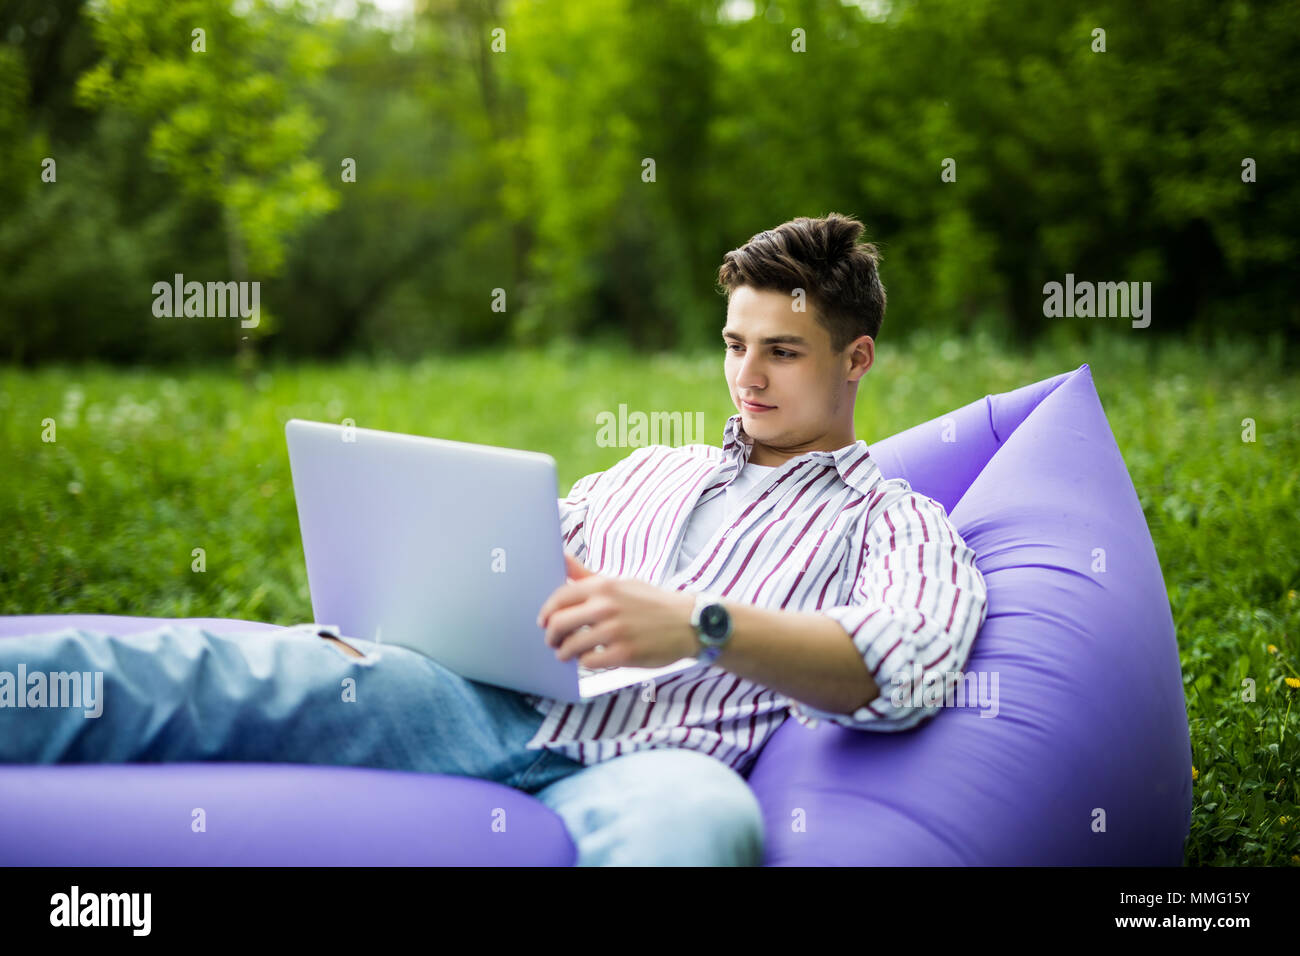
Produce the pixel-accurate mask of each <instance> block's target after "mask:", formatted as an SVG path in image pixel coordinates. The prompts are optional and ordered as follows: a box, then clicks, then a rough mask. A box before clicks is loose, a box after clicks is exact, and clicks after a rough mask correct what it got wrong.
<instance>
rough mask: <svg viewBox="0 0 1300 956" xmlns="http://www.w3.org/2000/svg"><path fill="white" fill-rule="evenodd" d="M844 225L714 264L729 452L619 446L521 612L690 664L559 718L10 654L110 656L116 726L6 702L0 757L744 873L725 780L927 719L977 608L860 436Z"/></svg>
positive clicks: (874, 296)
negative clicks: (561, 577)
mask: <svg viewBox="0 0 1300 956" xmlns="http://www.w3.org/2000/svg"><path fill="white" fill-rule="evenodd" d="M862 228H863V227H862V224H861V223H860V222H857V221H856V220H854V219H851V218H848V217H845V216H840V215H837V214H831V215H830V216H828V217H826V218H825V219H816V220H814V219H807V218H800V219H796V220H793V221H792V222H789V223H786V224H784V225H782V226H779V227H777V228H776V229H774V230H769V231H767V232H764V233H762V234H760V235H758V236H756V237H754V238H753V239H752V240H751V241H750V242H749V243H748V244H746V245H745V246H743V247H742V248H740V249H738V250H734V251H732V252H730V253H728V254H727V255H726V257H725V261H724V263H723V265H722V268H721V270H720V273H719V279H720V282H721V284H722V286H723V287H724V288H725V289H726V291H727V294H728V307H727V319H726V325H725V327H724V328H723V329H722V337H723V340H724V346H725V348H726V356H725V362H724V370H725V375H726V382H727V386H728V389H729V391H730V395H731V398H732V401H733V403H734V404H735V406H736V408H737V410H738V414H736V415H733V416H732V417H731V418H730V419H729V420H728V422H727V425H726V429H725V431H724V436H723V444H722V446H721V447H720V448H719V447H716V446H712V445H703V444H696V445H689V446H686V447H684V448H671V447H668V446H664V445H655V446H651V447H648V448H638V449H636V450H635V451H633V452H632V454H630V455H628V456H627V457H626V458H624V459H623V460H622V461H620V462H618V463H616V464H615V465H614V466H612V467H611V468H609V469H608V470H606V471H603V472H598V473H596V474H592V475H587V476H586V477H584V478H582V479H580V480H579V481H578V482H577V483H576V484H575V485H574V486H573V489H572V490H571V491H570V493H569V495H568V497H566V498H563V499H561V500H560V502H559V506H560V513H561V530H562V535H563V539H564V546H565V549H566V561H567V563H568V567H569V577H570V581H569V582H567V583H566V584H564V585H563V586H561V587H560V588H558V589H557V590H556V591H555V592H554V593H553V594H551V595H550V597H549V598H548V599H547V600H546V602H545V603H544V604H543V606H542V607H541V608H540V609H539V614H538V621H539V624H541V625H544V626H545V639H546V640H547V642H548V643H549V644H550V645H551V646H552V647H554V649H555V653H556V656H557V657H559V658H560V659H573V658H576V659H577V660H578V661H579V663H580V664H581V665H583V666H585V667H591V668H600V667H610V666H619V665H632V666H642V667H652V666H657V665H662V664H668V663H671V662H673V661H676V660H679V659H681V658H682V657H686V656H698V658H699V666H697V667H693V668H690V669H688V670H685V671H679V672H677V673H675V674H672V675H669V676H667V677H664V678H661V679H658V680H656V681H653V682H647V683H646V685H645V686H633V687H629V688H624V689H623V690H620V691H617V692H614V693H610V694H607V695H604V696H602V697H599V698H596V699H595V700H592V701H588V702H583V703H568V702H563V701H556V700H551V699H545V698H540V697H536V696H533V695H524V694H519V693H516V692H514V691H511V690H508V689H505V688H500V687H495V686H491V685H487V684H482V683H479V682H476V681H471V680H466V679H464V678H462V677H460V676H459V675H456V674H454V673H453V672H451V671H450V670H448V669H447V668H445V667H443V666H442V665H440V664H438V663H437V662H435V661H433V660H431V659H430V658H427V657H425V656H424V655H421V654H417V653H415V652H413V651H409V650H407V649H405V648H401V647H397V646H393V645H379V644H377V643H375V642H373V641H366V640H359V639H353V638H348V640H347V641H346V642H344V641H342V640H340V639H339V638H338V636H337V635H330V634H327V633H320V634H319V636H320V637H325V638H326V639H327V640H326V641H321V640H319V639H318V637H317V632H316V631H314V630H310V631H309V630H303V629H290V630H289V631H288V632H283V633H277V634H274V635H271V636H268V635H265V634H254V635H241V634H213V633H211V632H208V631H204V630H201V629H198V628H177V627H171V628H163V629H159V630H156V631H152V632H147V633H145V634H134V635H125V636H113V635H103V634H98V633H94V632H87V631H71V630H68V631H64V632H59V633H58V634H54V635H32V636H27V637H19V638H9V639H6V640H4V641H0V670H6V669H8V670H13V667H12V666H10V665H11V664H16V663H18V662H19V661H23V662H25V663H26V666H27V670H28V672H29V673H30V672H34V671H36V670H38V669H41V668H44V669H46V670H47V671H57V670H68V671H71V670H82V671H86V670H92V669H94V665H96V664H99V665H101V666H103V665H104V664H108V665H109V667H108V669H107V670H106V671H105V683H106V685H108V686H107V688H106V691H105V694H104V697H105V699H106V701H108V702H110V703H111V706H108V705H106V706H105V708H104V714H103V719H100V720H93V721H85V722H81V723H80V724H77V723H76V721H77V716H78V715H76V714H75V713H74V714H70V715H65V714H59V713H58V712H55V711H51V710H48V709H47V710H38V711H24V712H22V714H23V716H22V719H21V721H20V720H19V719H18V718H17V716H16V714H17V712H15V711H12V710H9V711H6V710H4V709H0V762H3V761H19V762H29V761H45V762H55V761H77V760H99V761H108V762H117V761H131V760H154V761H157V760H185V759H224V760H253V761H258V760H262V761H299V762H308V763H331V764H344V765H358V766H377V767H392V768H398V769H406V770H414V771H419V772H427V773H446V774H460V775H467V776H475V777H481V778H485V779H491V780H496V781H498V782H501V783H505V784H507V785H509V786H512V787H515V788H517V789H520V790H523V791H525V792H527V793H531V794H534V795H535V796H536V797H537V798H538V799H539V800H541V801H542V802H543V803H545V804H547V805H548V806H550V807H551V808H552V809H554V810H555V812H556V813H557V814H558V815H559V816H560V817H561V819H562V820H563V821H564V823H565V825H566V826H567V827H568V829H569V832H570V833H571V834H572V836H573V838H574V842H575V844H576V846H577V850H578V863H579V864H580V865H618V864H657V865H670V864H678V865H684V864H688V865H757V864H759V863H761V862H762V856H763V843H764V840H763V819H762V814H761V811H760V808H759V806H758V803H757V800H756V799H755V797H754V795H753V793H752V791H750V789H749V787H748V785H747V783H746V780H745V778H746V776H747V775H748V773H749V771H750V770H751V769H752V766H753V762H754V760H755V759H756V758H757V756H758V754H759V752H760V751H761V749H762V746H763V744H764V742H765V741H766V740H767V739H768V738H769V737H770V736H771V734H772V733H774V732H775V731H776V729H777V728H778V727H779V726H780V724H781V723H782V722H783V721H784V720H785V719H786V718H787V717H788V716H790V715H793V716H794V717H795V718H796V719H797V720H799V721H800V722H801V723H803V724H805V725H807V726H815V725H816V724H817V723H818V722H819V721H820V720H827V721H830V722H832V723H836V724H839V725H841V726H844V727H850V728H854V729H860V730H866V731H886V732H893V731H900V730H906V729H909V728H912V727H915V726H916V725H917V724H919V723H920V722H921V721H922V720H924V719H925V718H926V717H927V716H930V715H931V714H932V713H933V711H932V710H931V709H927V708H924V707H914V706H911V704H910V702H911V700H912V693H911V689H912V687H913V686H915V685H916V683H917V681H918V680H920V681H925V682H926V683H927V685H928V683H929V682H930V681H931V680H932V679H933V678H936V677H937V678H939V679H940V680H941V681H944V682H945V683H946V682H948V680H949V677H950V676H952V675H956V673H957V672H958V671H959V670H960V668H961V666H962V665H963V664H964V662H965V661H966V659H967V658H968V656H969V653H970V649H971V645H972V643H973V641H974V638H975V635H976V633H977V632H978V630H979V628H980V626H981V625H982V623H983V621H984V616H985V613H986V610H987V599H986V588H985V585H984V580H983V577H982V576H981V574H980V572H979V571H978V569H977V568H976V567H975V562H974V554H973V553H972V552H971V550H970V549H969V548H968V547H967V546H966V544H965V543H964V542H963V541H962V539H961V537H960V535H959V534H958V533H957V531H956V529H955V528H953V526H952V524H951V523H950V521H949V520H948V517H947V515H946V513H945V512H944V510H943V508H942V506H940V505H939V504H938V503H936V502H934V501H932V500H931V499H929V498H927V497H925V496H923V495H920V494H917V493H916V492H913V491H912V490H911V489H910V488H909V487H908V485H907V483H906V482H904V481H902V480H899V479H894V480H888V481H887V480H885V479H884V478H883V476H882V475H881V474H880V472H879V469H878V468H877V467H876V465H875V463H874V462H873V461H872V460H871V456H870V454H869V453H868V449H867V446H866V444H865V443H864V442H861V441H857V440H855V439H854V437H853V408H854V401H855V398H856V396H857V388H858V382H859V381H860V380H861V378H862V376H863V375H865V374H866V373H867V371H868V370H869V369H870V367H871V365H872V363H873V362H874V359H875V338H876V336H877V334H878V333H879V329H880V325H881V322H882V321H883V317H884V308H885V290H884V287H883V286H882V285H881V282H880V279H879V276H878V275H877V271H876V263H877V260H878V255H877V252H876V249H875V247H874V246H872V245H871V244H869V243H859V242H858V238H859V236H860V234H861V232H862ZM340 682H346V683H349V684H351V685H352V690H351V697H350V700H351V703H350V704H346V703H345V704H341V703H340V701H339V694H338V688H339V685H340ZM900 686H901V687H902V689H903V690H904V693H903V694H899V695H896V696H895V695H894V694H892V693H891V691H893V690H894V689H895V688H897V687H900ZM895 700H897V701H898V702H897V703H895Z"/></svg>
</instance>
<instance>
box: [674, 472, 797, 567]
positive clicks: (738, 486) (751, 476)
mask: <svg viewBox="0 0 1300 956" xmlns="http://www.w3.org/2000/svg"><path fill="white" fill-rule="evenodd" d="M779 467H780V466H779V465H754V464H747V465H745V467H744V468H742V469H741V470H740V474H739V475H737V476H736V480H735V481H733V482H732V483H731V484H729V485H728V486H727V487H726V489H725V490H726V494H725V496H724V495H719V494H714V495H713V496H712V497H710V498H709V500H708V501H701V502H700V503H699V504H697V505H696V506H695V510H694V511H692V512H691V520H690V521H688V522H687V524H686V534H685V535H684V536H683V538H682V549H681V551H679V552H678V553H677V567H676V569H675V570H674V572H673V573H674V574H676V573H678V572H680V571H681V570H682V569H683V568H685V567H686V566H687V565H688V564H690V563H691V562H692V561H694V560H695V556H696V555H697V554H699V553H700V549H701V548H703V547H704V545H705V544H707V543H708V541H709V539H711V538H712V537H713V535H714V533H715V532H716V531H717V530H718V526H719V525H721V524H722V523H723V522H724V521H731V520H733V519H734V518H735V516H736V514H737V513H738V512H739V511H740V500H741V498H743V497H744V495H745V492H746V491H748V490H749V489H750V488H751V487H753V486H754V485H755V484H756V483H757V482H760V481H762V480H763V479H764V478H765V477H766V476H767V475H769V474H771V473H772V472H774V471H776V469H777V468H779Z"/></svg>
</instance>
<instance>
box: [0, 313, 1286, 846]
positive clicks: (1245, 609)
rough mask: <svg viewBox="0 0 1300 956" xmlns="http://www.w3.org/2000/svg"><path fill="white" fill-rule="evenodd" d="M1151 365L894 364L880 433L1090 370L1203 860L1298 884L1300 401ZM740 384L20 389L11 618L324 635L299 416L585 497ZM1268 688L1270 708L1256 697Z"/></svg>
mask: <svg viewBox="0 0 1300 956" xmlns="http://www.w3.org/2000/svg"><path fill="white" fill-rule="evenodd" d="M1149 343H1150V340H1149V338H1148V337H1146V336H1143V335H1140V334H1138V333H1136V332H1129V331H1127V330H1125V331H1122V332H1121V331H1116V330H1113V329H1112V330H1109V331H1105V332H1103V333H1101V334H1098V335H1097V336H1096V337H1095V338H1094V340H1093V341H1091V342H1089V343H1087V344H1086V345H1083V346H1079V345H1075V346H1070V345H1067V344H1056V345H1047V346H1044V347H1042V348H1040V349H1038V350H1036V351H1035V352H1033V353H1032V354H1031V355H1028V356H1015V355H1010V354H1008V353H1007V352H1005V351H1004V350H1002V349H1001V348H999V346H998V345H997V344H996V343H994V342H992V341H990V340H988V339H986V338H977V339H975V340H970V341H949V340H945V341H939V340H935V339H932V338H928V337H924V336H918V337H916V338H914V339H913V341H912V342H911V343H909V344H907V345H905V346H901V347H896V346H893V345H892V344H889V342H888V340H885V341H884V342H882V345H881V348H880V349H879V351H878V353H877V364H876V366H875V367H874V368H873V369H872V371H871V372H870V373H869V374H868V376H867V378H866V379H865V385H864V387H863V388H862V389H861V390H860V393H859V396H858V405H857V435H858V437H860V438H864V439H866V440H867V441H868V442H872V441H874V440H876V439H879V438H883V437H885V436H888V435H891V434H893V433H895V432H898V431H900V430H902V429H904V428H907V427H910V426H912V425H915V424H917V423H920V422H923V421H927V420H929V419H931V418H934V417H936V416H938V415H940V414H941V413H943V412H946V411H948V410H950V409H952V408H954V407H957V406H959V405H963V404H966V403H968V402H970V401H973V400H976V399H978V398H981V397H982V396H984V395H986V394H989V393H992V392H1001V391H1007V390H1010V389H1013V388H1016V387H1018V386H1020V385H1023V384H1027V383H1029V382H1034V381H1038V380H1039V379H1042V378H1046V377H1048V376H1051V375H1055V374H1058V373H1060V372H1064V371H1068V370H1071V369H1074V368H1077V367H1078V366H1079V365H1080V364H1082V363H1083V362H1085V361H1086V362H1088V363H1089V365H1090V366H1091V368H1092V372H1093V377H1094V379H1095V381H1096V385H1097V390H1098V393H1099V394H1100V396H1101V400H1102V404H1103V406H1104V408H1105V410H1106V414H1107V417H1108V419H1109V421H1110V424H1111V428H1112V429H1113V431H1114V433H1115V437H1116V440H1117V442H1118V444H1119V447H1120V450H1121V452H1122V453H1123V454H1124V458H1125V461H1126V462H1127V464H1128V467H1129V472H1130V474H1131V476H1132V478H1133V482H1134V484H1135V486H1136V487H1137V490H1138V495H1139V499H1140V500H1141V503H1142V506H1143V509H1144V511H1145V513H1146V517H1147V521H1148V523H1149V525H1150V528H1151V533H1152V537H1153V538H1154V541H1155V545H1156V550H1157V553H1158V554H1159V556H1160V561H1161V565H1162V567H1163V569H1164V576H1165V582H1166V585H1167V587H1168V593H1169V600H1170V603H1171V606H1172V609H1173V615H1174V621H1175V623H1176V625H1177V630H1178V639H1179V645H1180V648H1181V657H1182V666H1183V675H1184V676H1183V679H1184V684H1185V690H1186V694H1187V705H1188V714H1189V717H1190V720H1191V735H1192V751H1193V762H1194V764H1195V766H1196V769H1197V780H1196V783H1195V807H1194V811H1193V821H1192V831H1191V837H1190V839H1189V841H1188V847H1187V862H1188V863H1189V864H1225V863H1229V864H1250V865H1277V864H1297V863H1300V826H1298V825H1297V824H1300V807H1298V806H1297V799H1298V789H1297V782H1296V780H1295V769H1296V762H1297V747H1296V743H1295V734H1296V729H1297V724H1300V706H1295V707H1293V706H1292V704H1293V701H1295V700H1296V697H1297V694H1300V691H1297V690H1293V689H1292V688H1290V687H1289V686H1288V685H1287V684H1286V683H1285V682H1284V678H1286V677H1291V678H1300V673H1298V672H1297V667H1296V662H1297V660H1300V647H1298V646H1297V644H1298V642H1297V639H1296V637H1297V634H1300V600H1298V599H1297V595H1296V591H1297V590H1298V589H1300V570H1298V569H1300V541H1298V537H1300V536H1297V533H1296V532H1297V518H1296V515H1297V496H1298V494H1300V482H1298V478H1300V465H1298V464H1297V462H1300V387H1298V386H1297V384H1296V382H1295V381H1294V380H1292V379H1291V378H1290V377H1288V375H1287V374H1286V372H1285V370H1284V369H1283V368H1282V367H1281V366H1280V364H1279V363H1278V362H1277V361H1274V360H1272V359H1270V358H1269V357H1268V355H1267V354H1266V353H1265V352H1264V351H1263V350H1258V349H1253V348H1252V347H1250V346H1248V345H1228V344H1224V345H1220V346H1217V347H1215V348H1206V349H1194V348H1191V347H1188V346H1186V345H1172V346H1165V347H1161V348H1159V349H1153V348H1151V347H1150V344H1149ZM722 360H723V353H722V349H721V346H720V345H719V348H718V350H717V351H716V353H714V352H708V353H705V354H702V355H692V356H665V355H641V354H630V353H626V352H620V351H616V350H612V349H610V348H599V349H596V348H585V349H573V348H563V347H557V348H552V349H548V350H545V351H536V352H512V351H501V352H497V353H487V354H478V355H471V356H450V355H449V356H437V355H435V356H432V357H428V358H423V359H420V360H418V361H415V362H413V363H410V364H401V363H397V362H391V361H382V362H372V361H369V360H364V359H355V360H351V361H348V362H345V363H343V364H338V365H320V364H311V365H297V364H296V365H287V366H283V367H269V368H266V369H265V370H263V371H262V372H261V373H260V374H259V376H258V377H257V378H256V380H255V381H256V385H255V387H254V388H253V389H251V390H250V389H246V388H244V387H243V386H242V385H241V384H240V383H239V381H238V380H237V379H236V378H235V377H234V376H233V375H232V374H231V370H230V369H229V368H227V367H220V368H203V369H192V368H186V369H180V368H176V369H142V370H125V371H124V370H114V369H106V368H101V367H76V368H68V367H50V368H46V369H42V370H40V371H36V372H17V371H13V370H6V371H0V465H2V466H3V467H2V468H0V520H2V521H3V527H4V528H5V530H6V534H5V535H4V539H3V542H2V543H0V613H5V614H38V613H69V612H78V613H104V614H138V615H151V616H160V617H235V618H246V619H254V620H262V621H270V622H274V623H282V624H289V623H295V622H298V621H307V620H310V619H311V603H310V599H309V595H308V589H307V580H306V571H305V567H304V565H303V556H302V548H301V544H300V539H299V535H298V523H297V513H296V510H295V507H294V501H293V488H292V483H291V480H290V475H289V463H288V458H287V456H286V453H285V447H284V422H285V421H286V420H288V419H289V418H293V417H299V418H309V419H320V420H328V421H340V420H341V419H343V418H345V417H349V418H352V419H353V420H354V421H355V423H356V424H357V425H359V426H364V427H370V428H381V429H386V430H392V431H400V432H410V433H416V434H429V435H438V436H442V437H448V438H454V439H460V440H464V441H475V442H481V443H485V444H493V445H506V446H513V447H519V448H531V449H537V450H542V451H546V452H549V453H550V454H551V455H553V456H554V457H555V458H556V460H557V462H558V465H559V470H560V475H559V478H560V490H561V491H567V490H568V488H569V486H570V485H571V484H572V482H573V481H575V480H576V479H577V478H578V477H580V476H582V475H584V474H588V473H590V472H592V471H597V470H599V469H602V468H605V467H608V466H609V465H610V464H612V463H613V462H615V461H617V460H618V459H620V458H622V457H623V456H624V455H626V454H627V452H628V450H629V449H626V448H623V449H619V448H607V447H601V446H599V445H597V444H596V441H595V433H596V425H595V420H596V413H597V412H599V411H602V410H611V411H616V410H617V408H618V405H619V403H620V402H625V403H627V405H628V406H629V408H630V409H643V410H650V409H665V410H681V411H687V410H690V411H695V410H699V411H703V412H704V413H705V424H706V439H705V440H708V441H714V442H716V441H717V440H718V438H719V437H720V435H721V429H722V426H723V424H724V422H725V420H726V418H727V416H728V415H729V414H731V413H732V411H733V409H732V407H731V405H730V403H729V400H728V396H727V392H726V387H725V384H724V381H723V378H722ZM46 418H53V419H54V420H55V422H56V428H57V432H56V436H57V441H55V442H52V443H49V442H43V441H42V440H41V433H42V428H43V426H42V420H43V419H46ZM1245 418H1252V419H1254V421H1255V427H1256V440H1255V441H1254V442H1244V441H1243V440H1242V429H1243V426H1242V420H1243V419H1245ZM196 548H202V549H203V550H204V553H205V559H206V570H205V571H204V572H202V573H198V572H196V571H193V570H192V569H191V564H192V562H193V561H194V558H193V556H192V552H193V550H194V549H196ZM1270 646H1272V647H1274V648H1276V652H1271V651H1270V650H1269V647H1270ZM1244 678H1252V679H1253V680H1254V681H1255V685H1256V698H1255V700H1254V701H1243V700H1242V699H1241V697H1242V691H1243V679H1244ZM1293 711H1294V712H1295V715H1296V716H1292V713H1293Z"/></svg>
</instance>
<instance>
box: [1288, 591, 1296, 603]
mask: <svg viewBox="0 0 1300 956" xmlns="http://www.w3.org/2000/svg"><path fill="white" fill-rule="evenodd" d="M1286 599H1287V600H1288V601H1294V600H1295V592H1294V591H1287V592H1286Z"/></svg>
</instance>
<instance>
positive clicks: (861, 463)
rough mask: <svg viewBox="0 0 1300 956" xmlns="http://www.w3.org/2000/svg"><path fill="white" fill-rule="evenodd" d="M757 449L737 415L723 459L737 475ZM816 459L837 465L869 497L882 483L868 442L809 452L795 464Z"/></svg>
mask: <svg viewBox="0 0 1300 956" xmlns="http://www.w3.org/2000/svg"><path fill="white" fill-rule="evenodd" d="M753 450H754V439H753V437H752V436H750V435H749V433H748V432H746V431H745V426H744V423H743V421H742V418H741V415H740V413H739V412H737V413H736V414H735V415H732V416H731V417H730V418H728V419H727V424H726V427H725V428H724V429H723V430H722V457H723V460H724V461H726V462H727V463H728V464H734V465H735V469H736V474H740V470H741V469H742V468H743V467H744V466H745V465H746V464H747V463H748V462H749V455H750V453H751V452H752V451H753ZM804 459H812V460H814V461H818V462H822V463H824V464H827V465H834V466H835V470H836V471H838V472H839V474H840V478H841V480H843V482H844V483H845V484H846V485H848V486H849V487H850V488H853V489H855V490H857V491H860V492H862V493H863V494H864V495H865V494H869V493H870V492H871V490H872V489H873V488H874V487H875V486H876V483H877V482H879V481H880V469H879V468H877V467H876V463H875V461H874V460H872V458H871V452H870V451H869V450H868V449H867V443H866V442H865V441H863V440H862V439H861V438H859V439H858V440H857V441H855V442H852V443H850V444H848V445H845V446H844V447H843V448H837V449H835V450H834V451H810V452H805V453H804V454H802V455H800V456H799V457H798V458H796V459H793V460H794V461H802V460H804Z"/></svg>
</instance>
